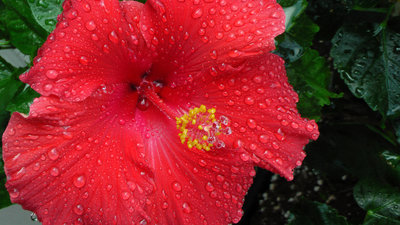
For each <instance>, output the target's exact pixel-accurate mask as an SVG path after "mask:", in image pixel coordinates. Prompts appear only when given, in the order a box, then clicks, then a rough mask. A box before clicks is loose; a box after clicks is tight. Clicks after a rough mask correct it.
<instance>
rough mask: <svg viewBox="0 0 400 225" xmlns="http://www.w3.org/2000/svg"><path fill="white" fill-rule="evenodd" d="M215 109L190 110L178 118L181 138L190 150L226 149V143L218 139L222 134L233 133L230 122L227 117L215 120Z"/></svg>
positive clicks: (203, 107) (201, 107)
mask: <svg viewBox="0 0 400 225" xmlns="http://www.w3.org/2000/svg"><path fill="white" fill-rule="evenodd" d="M215 112H216V110H215V108H211V109H208V110H207V108H206V106H205V105H201V106H200V107H198V108H197V107H196V108H194V109H191V110H189V112H188V113H185V114H184V115H183V116H181V117H176V128H177V129H178V130H179V131H180V133H179V134H178V135H179V138H180V139H181V143H182V144H185V143H186V144H187V146H188V148H193V147H195V148H197V149H199V150H202V149H203V150H205V151H210V149H211V147H213V146H215V147H216V148H223V147H225V143H224V142H223V141H221V140H220V139H218V136H219V135H221V134H226V135H229V134H231V133H232V130H231V128H230V127H229V126H228V125H229V120H228V118H226V117H225V116H220V117H219V119H218V120H217V119H216V118H215Z"/></svg>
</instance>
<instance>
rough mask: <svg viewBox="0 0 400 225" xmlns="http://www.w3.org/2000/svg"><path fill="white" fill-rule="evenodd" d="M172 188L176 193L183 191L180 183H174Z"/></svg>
mask: <svg viewBox="0 0 400 225" xmlns="http://www.w3.org/2000/svg"><path fill="white" fill-rule="evenodd" d="M172 188H173V189H174V190H175V191H182V186H181V184H180V183H178V182H174V183H172Z"/></svg>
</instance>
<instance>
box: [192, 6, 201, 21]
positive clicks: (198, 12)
mask: <svg viewBox="0 0 400 225" xmlns="http://www.w3.org/2000/svg"><path fill="white" fill-rule="evenodd" d="M202 15H203V10H202V9H201V8H198V9H196V10H194V11H193V13H192V18H193V19H197V18H200V17H201V16H202Z"/></svg>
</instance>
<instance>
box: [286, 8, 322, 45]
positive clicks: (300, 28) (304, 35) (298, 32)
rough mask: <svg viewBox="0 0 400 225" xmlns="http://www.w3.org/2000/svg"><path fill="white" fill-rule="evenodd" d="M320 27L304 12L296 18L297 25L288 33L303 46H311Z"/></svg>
mask: <svg viewBox="0 0 400 225" xmlns="http://www.w3.org/2000/svg"><path fill="white" fill-rule="evenodd" d="M318 31H319V27H318V25H317V24H315V23H314V22H313V21H312V20H311V19H310V18H309V17H308V16H307V15H306V14H302V15H301V16H299V17H298V18H297V19H296V20H295V26H293V27H292V29H290V30H289V31H288V32H287V33H288V34H289V35H290V36H291V37H293V39H294V40H295V41H296V42H297V43H299V44H300V45H301V46H303V47H311V45H312V41H313V39H314V36H315V34H316V33H317V32H318Z"/></svg>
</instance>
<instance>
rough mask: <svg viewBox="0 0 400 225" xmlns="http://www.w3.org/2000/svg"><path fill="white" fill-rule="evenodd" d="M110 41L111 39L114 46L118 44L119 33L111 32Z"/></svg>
mask: <svg viewBox="0 0 400 225" xmlns="http://www.w3.org/2000/svg"><path fill="white" fill-rule="evenodd" d="M108 39H110V41H111V42H113V43H114V44H118V35H117V33H115V31H111V32H110V34H109V35H108Z"/></svg>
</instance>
